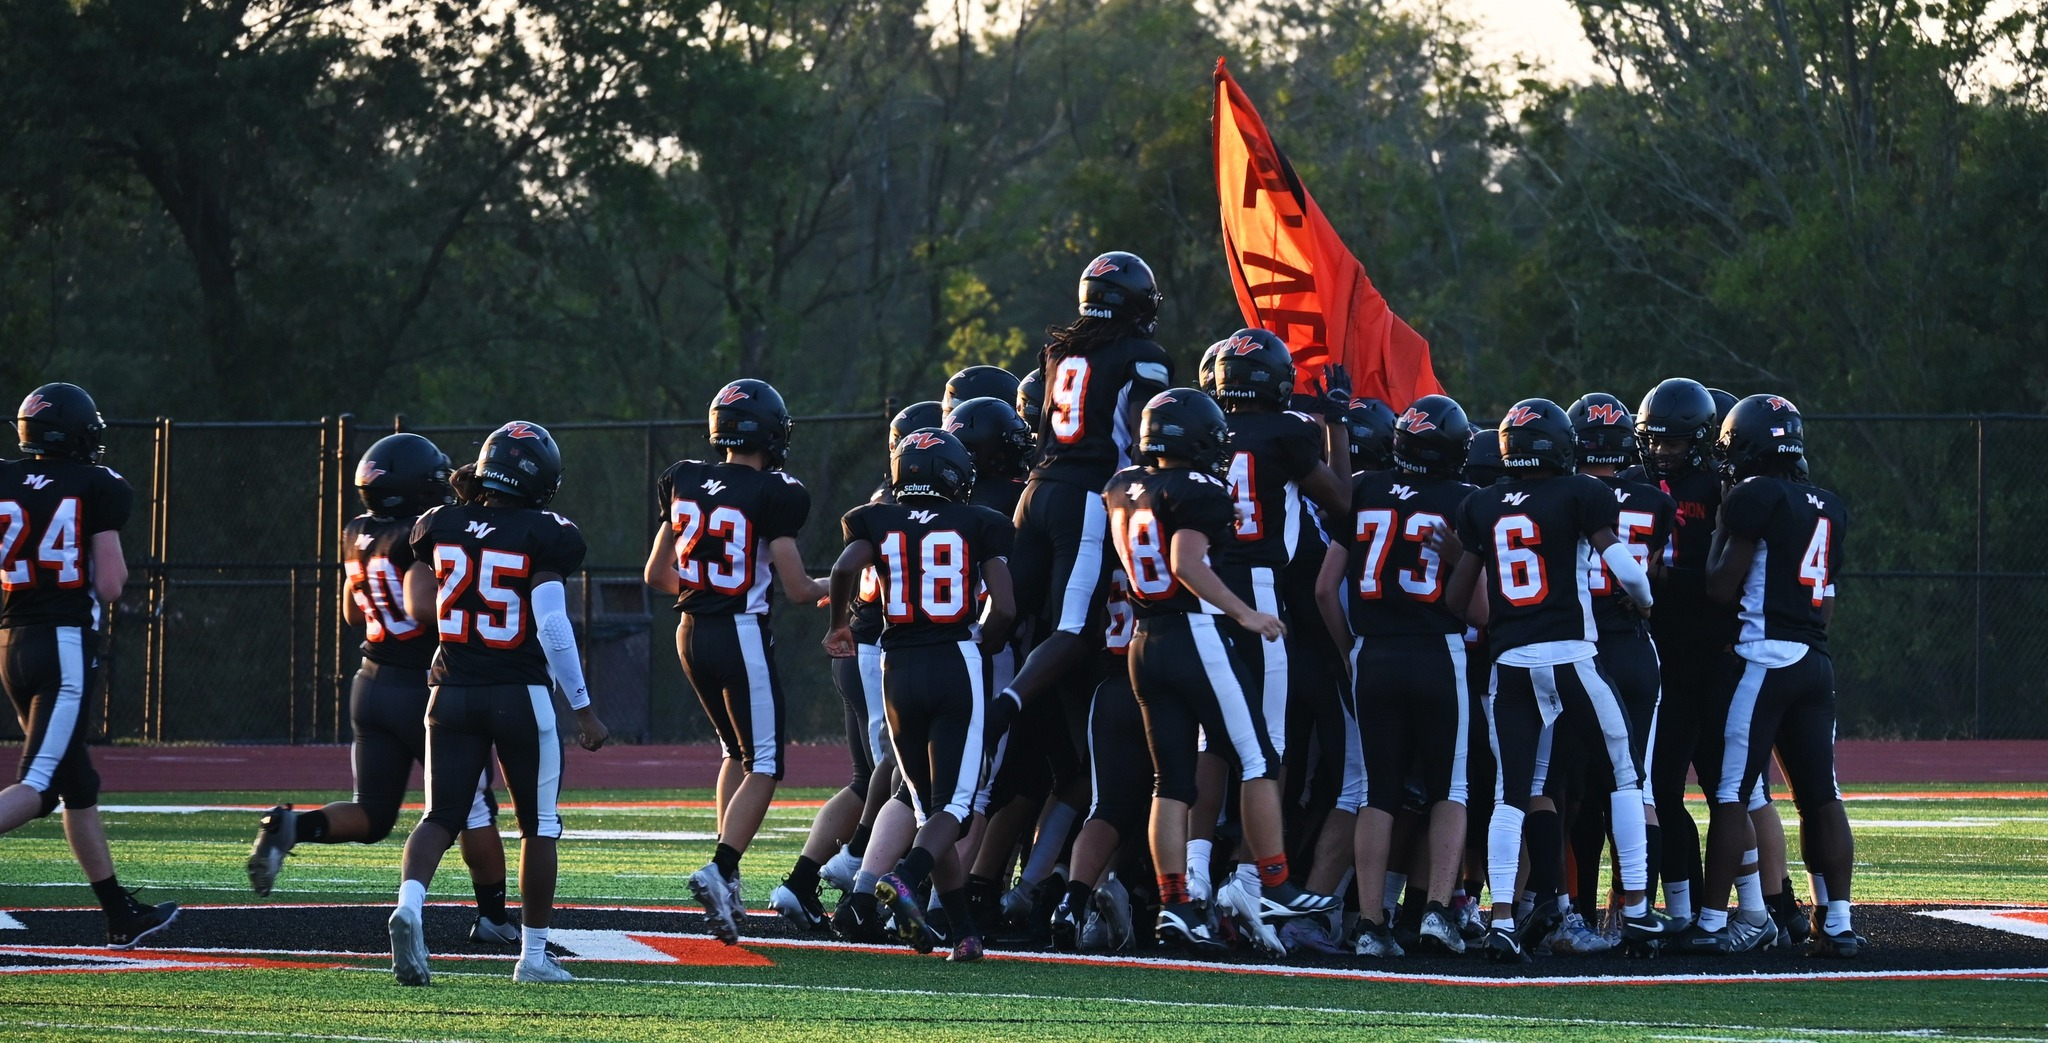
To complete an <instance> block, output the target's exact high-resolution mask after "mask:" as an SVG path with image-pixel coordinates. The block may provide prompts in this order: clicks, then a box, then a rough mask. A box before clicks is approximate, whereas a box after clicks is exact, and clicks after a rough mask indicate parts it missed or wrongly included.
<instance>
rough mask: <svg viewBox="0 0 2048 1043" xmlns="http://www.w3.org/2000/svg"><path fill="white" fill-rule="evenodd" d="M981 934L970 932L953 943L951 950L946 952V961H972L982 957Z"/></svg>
mask: <svg viewBox="0 0 2048 1043" xmlns="http://www.w3.org/2000/svg"><path fill="white" fill-rule="evenodd" d="M982 954H983V953H982V948H981V936H980V935H978V934H970V935H968V936H967V937H965V938H962V939H960V940H959V941H957V942H954V943H953V951H952V952H949V953H947V954H946V962H947V963H973V962H974V961H976V960H979V959H981V957H982Z"/></svg>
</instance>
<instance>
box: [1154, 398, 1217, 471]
mask: <svg viewBox="0 0 2048 1043" xmlns="http://www.w3.org/2000/svg"><path fill="white" fill-rule="evenodd" d="M1133 455H1134V456H1138V457H1150V458H1151V461H1150V462H1151V463H1152V465H1153V466H1154V467H1163V466H1165V464H1164V463H1162V462H1161V461H1162V458H1164V457H1169V456H1170V457H1173V458H1174V459H1176V460H1186V461H1187V462H1188V463H1189V464H1191V465H1193V466H1194V468H1195V469H1196V470H1198V471H1211V472H1216V471H1221V470H1222V469H1223V467H1224V466H1225V464H1226V463H1227V462H1228V461H1229V459H1230V422H1229V421H1227V420H1225V419H1223V410H1222V408H1221V407H1219V406H1218V405H1217V404H1216V400H1215V399H1213V398H1210V397H1209V396H1207V395H1204V394H1202V393H1201V392H1199V391H1196V390H1195V389H1194V388H1168V389H1166V390H1165V391H1161V392H1160V393H1158V394H1156V395H1153V396H1152V401H1150V402H1147V403H1145V413H1144V416H1143V417H1142V418H1140V419H1139V421H1138V451H1137V452H1136V453H1135V454H1133Z"/></svg>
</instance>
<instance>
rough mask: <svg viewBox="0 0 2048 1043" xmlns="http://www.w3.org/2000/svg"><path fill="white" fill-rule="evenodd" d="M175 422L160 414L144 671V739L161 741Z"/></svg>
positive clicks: (157, 423) (162, 731) (154, 480)
mask: <svg viewBox="0 0 2048 1043" xmlns="http://www.w3.org/2000/svg"><path fill="white" fill-rule="evenodd" d="M172 430H173V424H172V421H171V418H170V417H158V418H157V421H156V460H155V464H156V474H155V475H154V477H153V479H152V484H153V485H154V486H155V489H154V501H155V502H154V507H155V508H156V517H155V519H154V522H155V524H154V526H153V527H152V528H153V529H154V531H153V532H152V533H151V534H150V538H151V551H150V564H151V573H152V575H151V579H150V585H149V586H150V605H149V632H150V638H151V640H150V642H149V645H150V647H149V651H148V656H149V658H148V662H147V664H146V669H145V671H144V673H145V676H144V679H143V686H142V735H143V738H145V739H148V740H151V741H154V742H162V741H163V738H164V716H163V709H164V688H165V683H164V669H165V664H166V663H167V662H168V661H169V646H170V640H169V637H170V635H168V634H167V633H165V628H166V627H167V625H168V620H169V610H168V606H167V605H166V602H167V601H169V599H170V594H171V577H170V572H169V570H168V569H167V568H165V566H166V565H168V564H169V563H170V560H171V433H172Z"/></svg>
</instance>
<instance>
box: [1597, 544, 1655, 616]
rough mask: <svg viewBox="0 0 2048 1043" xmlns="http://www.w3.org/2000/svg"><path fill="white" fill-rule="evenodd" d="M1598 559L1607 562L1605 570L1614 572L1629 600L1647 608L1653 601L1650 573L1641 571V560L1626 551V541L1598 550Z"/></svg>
mask: <svg viewBox="0 0 2048 1043" xmlns="http://www.w3.org/2000/svg"><path fill="white" fill-rule="evenodd" d="M1600 560H1601V561H1604V562H1606V563H1607V571H1609V572H1612V573H1614V578H1615V580H1616V582H1619V583H1620V584H1621V589H1623V590H1626V591H1628V596H1629V598H1630V600H1633V601H1634V602H1635V603H1636V604H1638V605H1641V606H1643V607H1644V608H1649V607H1650V605H1651V604H1652V603H1653V600H1654V599H1652V598H1651V596H1650V574H1649V573H1648V572H1645V571H1643V565H1642V562H1639V561H1637V560H1636V556H1635V555H1633V554H1630V553H1629V552H1628V544H1626V543H1620V542H1616V543H1610V544H1608V545H1607V549H1606V550H1603V551H1601V552H1600Z"/></svg>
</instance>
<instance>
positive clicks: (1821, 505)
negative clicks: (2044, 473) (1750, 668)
mask: <svg viewBox="0 0 2048 1043" xmlns="http://www.w3.org/2000/svg"><path fill="white" fill-rule="evenodd" d="M36 488H38V489H40V488H42V486H37V487H36ZM1806 502H1807V503H1810V504H1812V505H1813V509H1814V510H1816V511H1825V510H1827V509H1828V505H1827V503H1826V502H1825V501H1823V500H1822V499H1821V498H1820V497H1818V496H1815V495H1814V494H1812V493H1807V494H1806Z"/></svg>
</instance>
